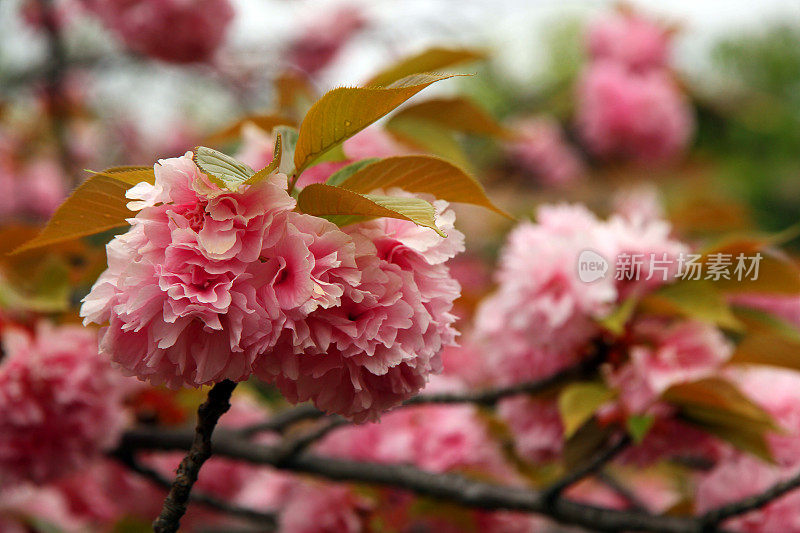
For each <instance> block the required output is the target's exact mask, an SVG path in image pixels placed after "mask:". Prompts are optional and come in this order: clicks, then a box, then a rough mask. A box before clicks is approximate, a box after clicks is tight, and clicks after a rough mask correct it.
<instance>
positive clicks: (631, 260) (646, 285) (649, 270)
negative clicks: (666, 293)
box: [605, 213, 689, 300]
mask: <svg viewBox="0 0 800 533" xmlns="http://www.w3.org/2000/svg"><path fill="white" fill-rule="evenodd" d="M644 215H645V214H644V213H639V214H636V215H635V216H630V214H629V215H627V216H626V215H620V214H615V215H612V216H611V217H610V218H609V219H608V221H607V222H606V226H605V229H606V231H607V236H606V240H607V242H610V243H613V248H614V253H613V254H612V255H611V256H610V257H611V258H613V263H614V265H613V268H614V273H613V275H614V278H615V279H616V280H617V291H618V298H619V299H620V300H624V299H625V298H628V297H629V296H630V295H632V294H634V293H636V294H638V295H639V296H643V295H644V293H645V292H649V291H652V290H654V289H656V288H658V287H659V286H661V285H664V284H665V283H670V282H673V281H675V278H676V276H677V275H678V272H679V268H680V258H681V256H685V255H686V254H688V252H689V247H688V246H687V245H686V244H684V243H682V242H680V241H679V240H677V239H675V238H674V237H673V236H672V225H671V224H670V223H669V222H667V221H666V220H663V219H661V218H647V217H646V216H644Z"/></svg>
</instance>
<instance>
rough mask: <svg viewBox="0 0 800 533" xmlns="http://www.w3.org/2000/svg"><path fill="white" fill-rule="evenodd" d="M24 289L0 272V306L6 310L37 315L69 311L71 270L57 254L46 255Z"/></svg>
mask: <svg viewBox="0 0 800 533" xmlns="http://www.w3.org/2000/svg"><path fill="white" fill-rule="evenodd" d="M26 274H27V279H26V281H27V283H25V284H24V286H22V284H18V283H10V282H9V281H10V280H6V279H4V276H3V275H2V273H0V305H2V307H3V308H5V309H15V310H26V311H33V312H37V313H56V312H62V311H66V310H67V309H69V296H70V292H71V290H72V286H71V283H70V279H69V268H68V267H67V265H66V264H65V262H64V260H63V259H61V258H60V257H57V256H55V255H48V256H45V257H44V258H43V260H42V262H41V264H38V265H36V267H35V268H33V269H31V270H30V271H28V272H27V273H26Z"/></svg>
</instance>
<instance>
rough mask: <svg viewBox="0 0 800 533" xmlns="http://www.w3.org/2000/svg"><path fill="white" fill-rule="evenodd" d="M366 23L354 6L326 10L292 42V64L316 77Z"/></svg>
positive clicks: (289, 51) (290, 48)
mask: <svg viewBox="0 0 800 533" xmlns="http://www.w3.org/2000/svg"><path fill="white" fill-rule="evenodd" d="M365 23H366V21H365V20H364V16H363V15H362V13H361V12H360V11H359V10H358V9H357V8H355V7H353V6H343V7H339V8H338V9H337V10H335V11H333V12H326V13H323V16H322V17H318V18H317V19H315V20H312V21H311V22H310V23H309V24H307V25H306V27H305V28H304V29H303V31H302V33H301V35H300V36H299V37H298V38H296V39H295V40H294V41H293V42H291V43H290V45H289V50H288V59H289V63H290V64H291V66H293V67H295V68H297V69H299V70H300V71H302V72H304V73H306V74H307V75H309V76H313V75H314V74H316V73H318V72H319V71H320V70H322V69H323V68H325V67H326V66H328V65H329V64H330V63H331V61H333V60H334V59H335V58H336V56H337V55H338V54H339V51H340V50H341V49H342V47H344V45H345V44H346V43H347V41H348V40H349V39H351V38H352V37H353V35H355V34H356V33H357V32H358V31H359V30H360V29H361V28H363V27H364V25H365Z"/></svg>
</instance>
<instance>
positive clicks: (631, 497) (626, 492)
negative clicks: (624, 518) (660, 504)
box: [594, 470, 650, 513]
mask: <svg viewBox="0 0 800 533" xmlns="http://www.w3.org/2000/svg"><path fill="white" fill-rule="evenodd" d="M594 477H595V478H597V481H599V482H600V483H602V484H603V485H605V486H606V487H608V488H610V489H611V490H613V491H614V492H616V493H617V494H618V495H619V496H621V497H622V498H623V499H624V500H625V501H626V502H628V505H630V506H631V508H632V509H634V510H636V511H640V512H643V513H649V512H650V511H649V510H648V509H647V505H645V504H644V502H642V500H640V499H639V498H638V497H637V496H636V494H634V493H633V491H631V490H630V489H629V488H628V487H626V486H625V485H623V484H622V483H620V481H619V480H618V479H617V478H616V477H615V476H612V475H611V474H609V473H608V472H606V471H604V470H600V471H599V472H596V473H595V475H594Z"/></svg>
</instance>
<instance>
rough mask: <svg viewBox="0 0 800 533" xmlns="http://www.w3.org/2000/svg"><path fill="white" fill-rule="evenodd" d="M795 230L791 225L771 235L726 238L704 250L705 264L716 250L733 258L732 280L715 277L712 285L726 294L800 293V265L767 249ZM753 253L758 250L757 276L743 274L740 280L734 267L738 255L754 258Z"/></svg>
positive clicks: (792, 234) (789, 237)
mask: <svg viewBox="0 0 800 533" xmlns="http://www.w3.org/2000/svg"><path fill="white" fill-rule="evenodd" d="M796 231H797V228H796V227H790V228H788V229H786V230H785V231H783V232H781V233H777V234H774V235H744V236H735V237H729V238H727V239H725V240H723V241H722V242H719V243H716V244H715V245H713V246H711V247H709V248H708V249H706V250H705V251H704V253H703V262H704V263H707V262H708V261H709V255H711V254H717V253H721V254H728V255H730V257H731V259H732V264H733V266H731V268H730V272H731V276H730V277H731V279H724V278H722V279H719V280H715V281H713V283H714V286H715V287H716V288H717V290H718V291H720V292H723V293H726V294H738V293H769V294H800V268H798V266H797V265H796V264H795V263H794V262H793V261H792V260H791V259H789V258H788V257H785V256H784V255H782V254H781V253H780V252H777V251H775V250H771V249H770V246H774V245H776V244H778V243H780V242H782V241H784V240H787V239H791V238H792V237H793V236H794V234H795V232H796ZM756 253H761V260H760V261H759V265H758V277H757V278H756V279H751V277H750V276H745V277H744V278H743V279H741V280H739V279H736V277H735V276H734V275H733V270H734V267H735V265H736V258H737V256H738V255H739V254H744V257H746V258H749V257H754V256H755V254H756Z"/></svg>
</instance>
